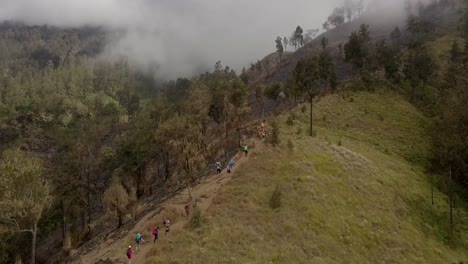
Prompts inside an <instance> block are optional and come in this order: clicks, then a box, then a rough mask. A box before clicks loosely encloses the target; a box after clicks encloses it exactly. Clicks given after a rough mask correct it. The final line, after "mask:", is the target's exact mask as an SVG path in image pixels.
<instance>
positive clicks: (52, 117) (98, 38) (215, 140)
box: [0, 0, 468, 263]
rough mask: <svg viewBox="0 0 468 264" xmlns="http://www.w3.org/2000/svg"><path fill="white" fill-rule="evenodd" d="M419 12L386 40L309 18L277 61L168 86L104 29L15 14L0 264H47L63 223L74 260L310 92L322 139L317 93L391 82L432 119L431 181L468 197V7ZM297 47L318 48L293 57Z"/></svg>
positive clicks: (412, 9)
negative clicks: (113, 53)
mask: <svg viewBox="0 0 468 264" xmlns="http://www.w3.org/2000/svg"><path fill="white" fill-rule="evenodd" d="M362 5H363V4H362V1H358V2H357V3H354V2H353V1H346V3H345V5H344V6H343V7H338V8H337V9H335V10H334V11H333V13H332V14H331V15H330V16H329V18H328V20H327V21H326V22H325V23H324V25H323V28H324V29H325V30H327V31H330V32H332V31H333V30H334V29H333V27H335V28H336V29H339V27H341V26H342V25H344V24H346V23H352V21H354V20H355V19H357V18H358V17H359V16H360V15H361V13H362V12H363V9H364V7H363V6H362ZM406 11H407V21H406V22H405V25H404V27H402V26H397V25H395V28H394V30H393V31H392V32H388V37H387V38H386V39H374V38H373V36H372V24H370V25H367V24H362V25H360V27H357V28H356V29H355V32H353V33H352V34H351V35H350V36H346V39H343V42H342V43H339V44H337V43H329V41H328V39H327V38H326V37H323V36H317V35H318V32H319V30H315V29H314V30H307V31H306V33H305V34H304V32H303V29H302V28H301V27H300V26H298V27H297V28H296V29H295V30H294V32H293V34H292V36H291V37H290V38H288V37H284V38H283V37H278V38H276V40H275V44H276V48H277V55H278V56H277V62H274V63H273V64H271V63H270V64H265V62H264V61H259V62H257V63H255V64H252V65H251V67H250V68H249V69H244V70H243V71H242V72H241V73H240V74H238V73H236V72H235V71H234V70H233V69H231V68H230V67H228V66H226V67H224V66H223V65H222V64H221V62H216V64H215V65H214V67H213V69H212V71H210V72H206V73H203V74H200V75H198V76H195V77H192V78H179V79H177V80H173V81H167V82H162V81H159V80H156V79H155V78H154V77H153V76H151V75H148V74H147V73H142V72H139V71H137V70H135V69H133V68H132V67H131V66H130V65H129V64H128V63H127V61H126V60H125V59H120V60H114V61H104V60H100V59H97V55H98V54H100V53H101V52H102V51H103V49H104V47H105V45H106V43H107V41H108V40H107V33H106V32H105V31H104V30H102V29H100V28H91V27H89V28H80V29H61V28H55V27H48V26H27V25H24V24H20V23H13V22H4V23H2V24H1V25H0V74H1V75H0V151H1V152H2V156H1V160H0V173H1V177H2V178H1V180H2V182H3V183H2V185H1V186H0V208H1V209H0V223H1V226H0V232H2V237H1V239H0V248H1V250H0V262H5V263H11V262H14V260H16V261H19V260H23V261H26V262H27V260H28V259H31V263H34V260H35V258H36V256H35V254H36V253H35V249H36V248H37V246H38V245H39V243H38V241H40V242H42V241H46V240H47V239H48V237H50V236H52V235H53V234H55V233H57V230H60V232H59V233H60V239H57V241H60V242H59V243H60V246H61V248H62V249H63V252H61V253H60V255H61V256H60V257H61V258H64V257H66V256H67V254H69V253H70V251H71V250H72V249H76V248H78V247H80V246H81V245H83V244H85V243H86V242H87V241H89V240H91V239H92V238H94V237H96V236H98V235H100V234H101V233H102V232H108V231H110V230H112V229H115V228H120V227H121V226H122V225H124V224H125V222H126V221H132V219H129V218H128V217H127V215H128V214H131V215H132V217H133V218H135V219H136V218H137V217H138V201H140V200H142V199H145V198H148V197H159V196H163V195H164V194H166V193H168V192H170V191H175V190H177V189H178V188H181V187H183V186H187V185H188V186H190V184H194V183H196V182H197V180H198V179H199V178H200V177H201V176H202V175H204V174H206V173H207V170H208V171H209V170H210V168H211V167H213V166H212V164H213V163H214V162H215V161H216V160H217V159H223V160H228V159H229V158H230V156H231V155H232V153H234V152H236V151H237V150H238V149H239V147H240V146H241V143H242V141H243V139H244V138H245V137H247V136H248V135H249V133H250V131H249V129H250V128H251V126H250V125H249V123H250V122H251V121H252V120H256V119H260V118H262V116H264V115H268V114H274V113H273V112H280V111H282V110H285V109H288V108H291V107H294V106H295V105H297V104H298V103H299V102H300V101H302V100H307V101H308V102H309V103H310V115H311V120H310V129H309V131H308V132H309V135H310V136H314V127H313V122H312V111H313V109H314V102H315V101H316V100H317V98H319V97H320V96H323V95H327V94H331V93H335V92H337V90H346V89H349V90H354V91H370V92H372V91H373V90H374V89H375V87H384V89H388V90H390V91H392V92H397V93H400V94H403V95H404V96H405V97H406V98H407V99H408V101H410V102H411V103H412V104H414V105H416V106H417V107H418V108H420V109H421V110H422V111H423V112H424V113H425V114H426V115H427V116H428V117H430V118H431V119H432V120H433V126H432V127H431V128H430V131H429V132H430V133H431V135H432V152H431V153H430V154H429V155H428V156H429V158H428V159H427V160H421V161H418V162H420V163H421V164H422V165H424V166H426V167H427V170H428V171H431V172H432V174H433V175H438V176H434V178H433V179H431V181H432V183H433V185H434V187H435V188H439V189H441V190H442V191H443V192H445V193H447V194H448V196H449V199H450V204H451V205H450V206H452V204H453V203H455V202H458V201H466V199H467V197H468V134H467V133H468V111H467V106H468V75H467V73H468V6H467V3H466V1H465V2H462V1H450V0H441V1H432V2H431V3H429V4H427V5H422V4H421V5H414V6H412V5H408V6H407V10H406ZM447 15H450V16H451V17H456V19H445V18H446V16H447ZM444 35H450V36H452V38H451V40H452V39H453V41H451V49H450V54H451V56H450V57H449V58H446V60H443V61H441V60H439V59H437V58H436V57H435V56H434V50H432V49H433V46H431V45H430V44H432V43H433V42H434V41H435V40H436V39H438V38H439V37H441V36H444ZM313 40H315V41H313ZM288 45H291V46H294V47H295V49H299V51H300V49H301V47H302V48H303V49H305V48H307V46H308V45H315V46H314V49H313V50H314V51H313V53H310V54H308V55H307V56H303V57H301V58H300V59H299V60H298V62H297V63H294V64H291V63H289V64H288V62H289V60H292V58H293V57H294V55H291V54H288V53H286V50H287V46H288ZM299 51H298V52H299ZM275 58H276V57H275ZM281 64H284V65H286V64H288V65H289V66H290V67H291V71H290V74H289V75H288V76H287V78H286V80H284V81H282V82H271V81H268V80H267V79H268V76H271V75H275V68H274V67H275V65H281ZM342 64H346V65H347V66H346V67H348V68H350V69H351V70H350V71H341V70H340V69H342V67H341V66H340V65H342ZM272 65H273V66H272ZM350 72H351V74H350ZM266 105H270V106H272V107H270V108H268V107H266ZM272 108H273V109H272ZM363 111H364V112H365V113H367V111H368V110H367V108H366V109H363ZM388 111H392V109H388ZM109 214H110V215H111V216H112V217H111V218H110V219H112V221H114V222H112V225H109V223H108V222H106V219H109V218H106V217H105V216H106V215H109ZM31 249H32V250H31Z"/></svg>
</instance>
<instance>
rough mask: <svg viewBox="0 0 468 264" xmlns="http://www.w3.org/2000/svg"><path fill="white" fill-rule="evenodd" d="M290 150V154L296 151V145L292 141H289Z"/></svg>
mask: <svg viewBox="0 0 468 264" xmlns="http://www.w3.org/2000/svg"><path fill="white" fill-rule="evenodd" d="M288 149H289V151H290V152H293V151H294V144H293V142H292V140H291V139H288Z"/></svg>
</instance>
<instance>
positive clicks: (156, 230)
mask: <svg viewBox="0 0 468 264" xmlns="http://www.w3.org/2000/svg"><path fill="white" fill-rule="evenodd" d="M163 225H164V226H165V228H166V232H165V235H167V233H169V231H170V229H171V221H170V220H169V219H168V218H165V219H164V221H163ZM151 234H152V235H153V236H154V240H153V243H156V240H158V238H159V226H158V225H156V226H155V227H154V228H153V232H151ZM142 242H143V234H141V233H140V232H138V233H137V234H136V237H135V243H136V247H135V251H137V250H139V249H140V246H141V243H142ZM133 253H134V251H133V248H132V246H128V249H127V254H126V255H127V259H128V263H129V264H130V263H131V261H132V258H133Z"/></svg>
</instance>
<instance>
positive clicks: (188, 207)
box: [185, 204, 190, 219]
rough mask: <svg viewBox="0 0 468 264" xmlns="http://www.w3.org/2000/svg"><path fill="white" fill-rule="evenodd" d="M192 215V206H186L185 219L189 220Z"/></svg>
mask: <svg viewBox="0 0 468 264" xmlns="http://www.w3.org/2000/svg"><path fill="white" fill-rule="evenodd" d="M189 215H190V204H187V205H185V217H186V218H187V219H188V218H189Z"/></svg>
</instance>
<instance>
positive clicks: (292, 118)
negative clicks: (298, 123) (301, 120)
mask: <svg viewBox="0 0 468 264" xmlns="http://www.w3.org/2000/svg"><path fill="white" fill-rule="evenodd" d="M286 125H288V126H294V117H293V116H292V115H290V116H288V119H287V120H286Z"/></svg>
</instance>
